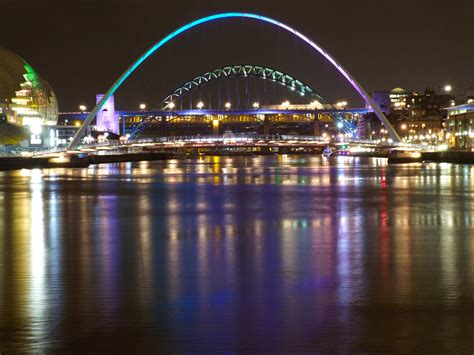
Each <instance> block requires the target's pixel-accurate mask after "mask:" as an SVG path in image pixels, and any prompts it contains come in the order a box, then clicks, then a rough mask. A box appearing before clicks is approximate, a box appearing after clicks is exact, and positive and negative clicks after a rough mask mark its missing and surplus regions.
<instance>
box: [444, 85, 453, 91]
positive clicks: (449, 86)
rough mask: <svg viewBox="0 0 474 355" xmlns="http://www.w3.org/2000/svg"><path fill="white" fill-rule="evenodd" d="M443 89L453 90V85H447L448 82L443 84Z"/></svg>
mask: <svg viewBox="0 0 474 355" xmlns="http://www.w3.org/2000/svg"><path fill="white" fill-rule="evenodd" d="M444 91H446V92H451V91H453V86H452V85H449V84H448V85H445V86H444Z"/></svg>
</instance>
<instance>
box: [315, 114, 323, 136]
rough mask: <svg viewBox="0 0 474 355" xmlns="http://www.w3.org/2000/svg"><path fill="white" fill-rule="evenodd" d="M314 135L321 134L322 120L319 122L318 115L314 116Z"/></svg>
mask: <svg viewBox="0 0 474 355" xmlns="http://www.w3.org/2000/svg"><path fill="white" fill-rule="evenodd" d="M313 135H314V136H315V137H320V136H321V122H319V119H318V116H317V115H315V116H314V117H313Z"/></svg>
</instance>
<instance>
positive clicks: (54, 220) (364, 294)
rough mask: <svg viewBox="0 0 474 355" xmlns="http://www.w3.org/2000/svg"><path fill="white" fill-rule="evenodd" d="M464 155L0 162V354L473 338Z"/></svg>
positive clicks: (359, 347) (378, 349) (460, 347)
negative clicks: (402, 160)
mask: <svg viewBox="0 0 474 355" xmlns="http://www.w3.org/2000/svg"><path fill="white" fill-rule="evenodd" d="M473 183H474V167H471V166H468V165H450V164H408V165H397V166H396V165H391V166H389V165H387V163H386V160H384V159H369V158H367V159H362V158H348V157H338V158H331V159H329V160H327V159H325V158H322V157H305V156H278V157H276V156H275V157H273V156H269V157H232V158H230V157H208V158H205V159H203V160H188V161H178V160H170V161H161V162H139V163H124V164H110V165H100V166H91V167H90V168H88V169H51V170H22V171H11V172H1V173H0V218H1V221H0V353H2V354H8V353H17V352H19V353H24V352H54V351H58V352H68V353H85V352H115V353H137V352H155V353H156V352H175V353H183V352H201V353H203V352H207V353H208V352H268V353H282V352H317V353H341V354H343V353H430V354H433V353H468V354H470V353H472V352H474V227H473V217H474V214H473V211H474V199H473V197H474V194H473V192H474V191H473V186H474V185H473Z"/></svg>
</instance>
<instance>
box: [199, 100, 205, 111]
mask: <svg viewBox="0 0 474 355" xmlns="http://www.w3.org/2000/svg"><path fill="white" fill-rule="evenodd" d="M203 107H204V102H202V101H199V102H198V104H197V108H198V109H200V110H201V109H202V108H203Z"/></svg>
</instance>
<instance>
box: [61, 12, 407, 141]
mask: <svg viewBox="0 0 474 355" xmlns="http://www.w3.org/2000/svg"><path fill="white" fill-rule="evenodd" d="M224 18H249V19H255V20H259V21H262V22H267V23H271V24H273V25H275V26H277V27H280V28H282V29H284V30H286V31H288V32H290V33H293V34H294V35H295V36H297V37H299V38H300V39H301V40H303V41H304V42H306V43H307V44H308V45H309V46H311V47H312V48H313V49H314V50H316V51H317V52H318V53H319V54H321V55H322V56H323V57H324V58H326V59H327V60H328V61H329V63H331V64H332V65H333V66H334V67H335V68H336V69H337V70H338V71H339V72H340V73H341V74H342V76H344V78H346V80H347V81H348V82H349V83H350V84H351V85H352V86H353V87H354V89H355V90H356V91H357V92H358V93H359V94H360V96H362V98H363V99H364V100H365V102H366V104H367V105H368V106H370V107H371V108H372V109H373V110H374V112H375V114H376V115H377V117H378V119H379V120H380V121H381V122H382V124H383V125H384V126H385V128H386V129H387V131H388V133H389V135H390V137H391V138H392V139H393V140H394V141H395V142H400V141H401V139H400V136H399V135H398V133H397V132H396V131H395V129H394V128H393V127H392V125H391V124H390V122H389V121H388V119H387V117H385V115H384V114H383V112H382V110H381V109H380V107H379V106H378V105H377V104H376V103H375V101H374V100H373V99H372V98H371V97H370V95H369V94H368V93H367V91H366V90H365V89H364V88H363V87H362V85H360V84H359V83H358V82H357V81H356V80H355V78H354V77H353V76H352V75H351V74H350V73H349V71H348V70H346V69H345V68H344V67H343V66H342V65H341V64H340V63H339V62H338V61H336V59H334V57H332V56H331V55H330V54H329V53H328V52H327V51H326V50H325V49H323V48H322V47H321V46H319V45H318V44H316V43H315V42H313V41H312V40H310V39H309V38H308V37H306V36H305V35H303V34H302V33H300V32H298V31H296V30H295V29H294V28H292V27H290V26H288V25H285V24H284V23H282V22H279V21H277V20H274V19H272V18H269V17H265V16H261V15H256V14H250V13H244V12H225V13H221V14H216V15H212V16H207V17H203V18H200V19H198V20H195V21H193V22H190V23H188V24H187V25H184V26H182V27H180V28H178V29H177V30H175V31H174V32H172V33H170V34H169V35H167V36H166V37H164V38H163V39H161V40H160V41H158V42H157V43H155V44H154V45H153V46H152V47H151V48H150V49H148V50H147V51H146V52H145V53H144V54H143V55H142V56H141V57H139V58H138V59H137V60H136V61H135V62H134V63H133V64H132V65H131V66H130V67H129V68H128V69H127V70H125V72H123V73H122V75H120V77H119V78H118V79H117V80H116V81H115V82H114V83H113V84H112V86H111V87H110V88H109V90H107V92H106V93H105V94H104V97H103V98H102V99H101V100H100V101H99V102H98V103H97V105H96V106H95V107H94V108H93V109H92V111H91V112H90V113H89V115H88V116H87V118H86V120H85V121H84V124H83V125H82V126H81V127H80V128H79V129H78V131H77V132H76V134H75V136H74V138H73V139H72V140H71V142H70V143H69V145H68V149H73V148H74V147H75V146H76V145H77V143H78V142H79V139H80V138H81V137H82V135H83V134H84V133H85V132H86V130H87V127H88V126H89V125H90V123H91V122H92V120H93V119H94V118H95V116H96V115H97V113H98V112H99V110H100V109H101V108H102V107H103V106H104V104H105V103H106V102H107V100H108V99H109V97H110V96H112V95H113V94H114V93H115V92H116V91H117V89H118V88H119V87H120V86H121V85H122V84H123V82H124V81H125V80H127V78H128V77H129V76H130V75H131V74H132V73H133V72H134V71H135V69H137V68H138V67H139V66H140V65H141V64H142V63H143V62H144V61H145V60H146V59H147V58H148V57H149V56H151V55H152V54H153V53H155V52H156V51H157V50H158V49H159V48H161V47H163V46H164V45H165V44H166V43H168V42H169V41H171V40H172V39H173V38H175V37H177V36H179V35H180V34H182V33H184V32H186V31H188V30H189V29H191V28H194V27H197V26H199V25H202V24H204V23H207V22H211V21H215V20H219V19H224Z"/></svg>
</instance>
